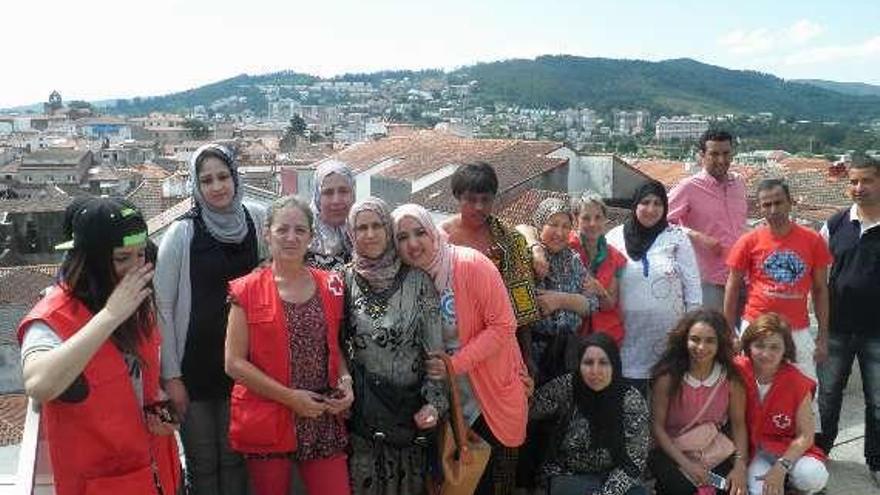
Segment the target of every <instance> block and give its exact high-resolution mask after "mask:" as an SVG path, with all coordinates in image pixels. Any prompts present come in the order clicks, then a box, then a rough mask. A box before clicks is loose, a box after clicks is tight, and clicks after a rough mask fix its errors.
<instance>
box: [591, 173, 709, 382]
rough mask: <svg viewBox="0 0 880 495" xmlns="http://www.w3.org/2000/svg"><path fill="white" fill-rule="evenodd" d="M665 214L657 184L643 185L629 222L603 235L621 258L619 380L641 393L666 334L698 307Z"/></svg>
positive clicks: (689, 270) (696, 283)
mask: <svg viewBox="0 0 880 495" xmlns="http://www.w3.org/2000/svg"><path fill="white" fill-rule="evenodd" d="M668 211H669V203H668V201H667V199H666V189H665V188H664V187H663V184H661V183H659V182H657V181H649V182H646V183H644V184H642V185H641V186H640V187H639V188H638V189H636V192H635V194H634V195H633V201H632V215H630V218H629V219H627V221H626V223H624V224H623V225H619V226H617V227H615V228H614V229H612V230H611V232H609V233H608V236H607V239H608V244H610V245H611V246H613V247H614V248H617V250H618V251H620V252H621V253H622V254H623V255H624V256H625V257H626V266H624V268H623V274H622V276H621V279H620V308H621V314H622V316H623V326H624V329H625V336H624V338H623V346H622V347H621V352H620V354H621V357H622V359H623V377H624V378H626V379H628V380H630V383H631V384H632V385H633V386H635V387H636V388H638V389H639V390H640V391H641V392H642V393H643V394H647V390H648V378H649V377H650V375H651V368H652V367H653V366H654V364H656V363H657V360H658V359H660V355H661V354H662V353H663V350H664V349H665V348H666V335H667V333H668V332H669V331H670V330H672V329H673V328H675V325H676V323H677V322H678V320H679V319H680V318H681V317H682V315H684V314H685V313H686V312H687V311H690V310H693V309H697V307H698V306H700V305H701V304H702V292H701V289H700V269H699V268H698V266H697V260H696V256H695V255H694V249H693V247H692V246H691V242H690V240H688V237H687V234H685V232H684V231H683V230H681V228H679V227H677V226H674V225H669V224H668V223H667V221H666V213H667V212H668Z"/></svg>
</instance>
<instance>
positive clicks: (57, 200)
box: [0, 196, 73, 213]
mask: <svg viewBox="0 0 880 495" xmlns="http://www.w3.org/2000/svg"><path fill="white" fill-rule="evenodd" d="M72 201H73V198H72V197H70V196H46V197H43V198H40V199H4V200H0V212H4V211H5V212H9V213H47V212H57V211H64V209H65V208H67V205H69V204H70V203H71V202H72Z"/></svg>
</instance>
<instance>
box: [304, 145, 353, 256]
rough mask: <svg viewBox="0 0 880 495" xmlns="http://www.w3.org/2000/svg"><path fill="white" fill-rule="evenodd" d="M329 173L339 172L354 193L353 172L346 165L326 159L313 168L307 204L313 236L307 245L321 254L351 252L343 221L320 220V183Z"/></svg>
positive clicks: (333, 254) (349, 238)
mask: <svg viewBox="0 0 880 495" xmlns="http://www.w3.org/2000/svg"><path fill="white" fill-rule="evenodd" d="M330 174H339V175H341V176H343V177H345V179H346V180H347V181H348V185H349V186H350V187H351V191H352V194H354V174H352V173H351V169H350V168H348V165H346V164H344V163H342V162H340V161H337V160H327V161H325V162H323V163H321V164H320V165H318V168H316V169H315V176H314V185H313V186H312V202H311V203H310V204H309V206H310V207H311V208H312V212H313V213H314V214H315V237H314V239H312V244H311V245H310V246H309V251H311V252H313V253H317V254H320V255H323V256H337V255H340V254H343V253H349V254H350V253H351V237H349V233H348V228H347V227H346V225H345V222H343V223H342V225H336V226H334V225H327V224H326V223H324V221H323V220H321V185H323V183H324V179H326V178H327V176H328V175H330Z"/></svg>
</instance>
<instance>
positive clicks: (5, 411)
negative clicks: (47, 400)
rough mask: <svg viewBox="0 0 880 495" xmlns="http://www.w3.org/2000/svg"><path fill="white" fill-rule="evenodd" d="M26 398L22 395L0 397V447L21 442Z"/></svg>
mask: <svg viewBox="0 0 880 495" xmlns="http://www.w3.org/2000/svg"><path fill="white" fill-rule="evenodd" d="M26 412H27V397H26V396H25V395H23V394H9V395H0V447H4V446H7V445H15V444H17V443H20V442H21V434H22V432H24V417H25V414H26Z"/></svg>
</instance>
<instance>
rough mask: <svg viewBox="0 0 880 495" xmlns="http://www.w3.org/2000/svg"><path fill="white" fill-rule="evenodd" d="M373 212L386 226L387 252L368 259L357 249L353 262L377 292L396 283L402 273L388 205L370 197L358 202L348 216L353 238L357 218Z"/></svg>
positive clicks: (356, 269) (354, 236)
mask: <svg viewBox="0 0 880 495" xmlns="http://www.w3.org/2000/svg"><path fill="white" fill-rule="evenodd" d="M367 211H371V212H373V213H375V214H376V215H378V216H379V219H380V220H381V221H382V224H383V225H384V226H385V251H383V252H382V254H381V255H379V257H378V258H367V257H366V256H364V255H362V254H361V253H359V252H358V250H357V247H356V246H357V244H356V243H355V249H354V252H353V253H352V261H354V271H355V272H357V273H358V275H360V276H361V277H363V278H364V280H366V281H367V282H369V284H370V287H372V288H374V289H376V290H379V291H381V290H385V289H387V288H388V287H391V285H392V284H393V283H394V278H395V277H396V276H397V272H399V271H400V257H398V255H397V248H396V247H395V245H394V234H393V232H392V223H393V221H392V220H391V209H390V208H388V204H386V203H385V202H384V201H382V200H381V199H379V198H374V197H368V198H365V199H363V200H361V201H358V202H357V203H355V204H354V206H352V207H351V211H350V212H349V214H348V228H349V232H350V233H351V238H352V239H356V236H357V232H356V231H355V225H356V222H357V216H358V215H359V214H360V213H363V212H367Z"/></svg>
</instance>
